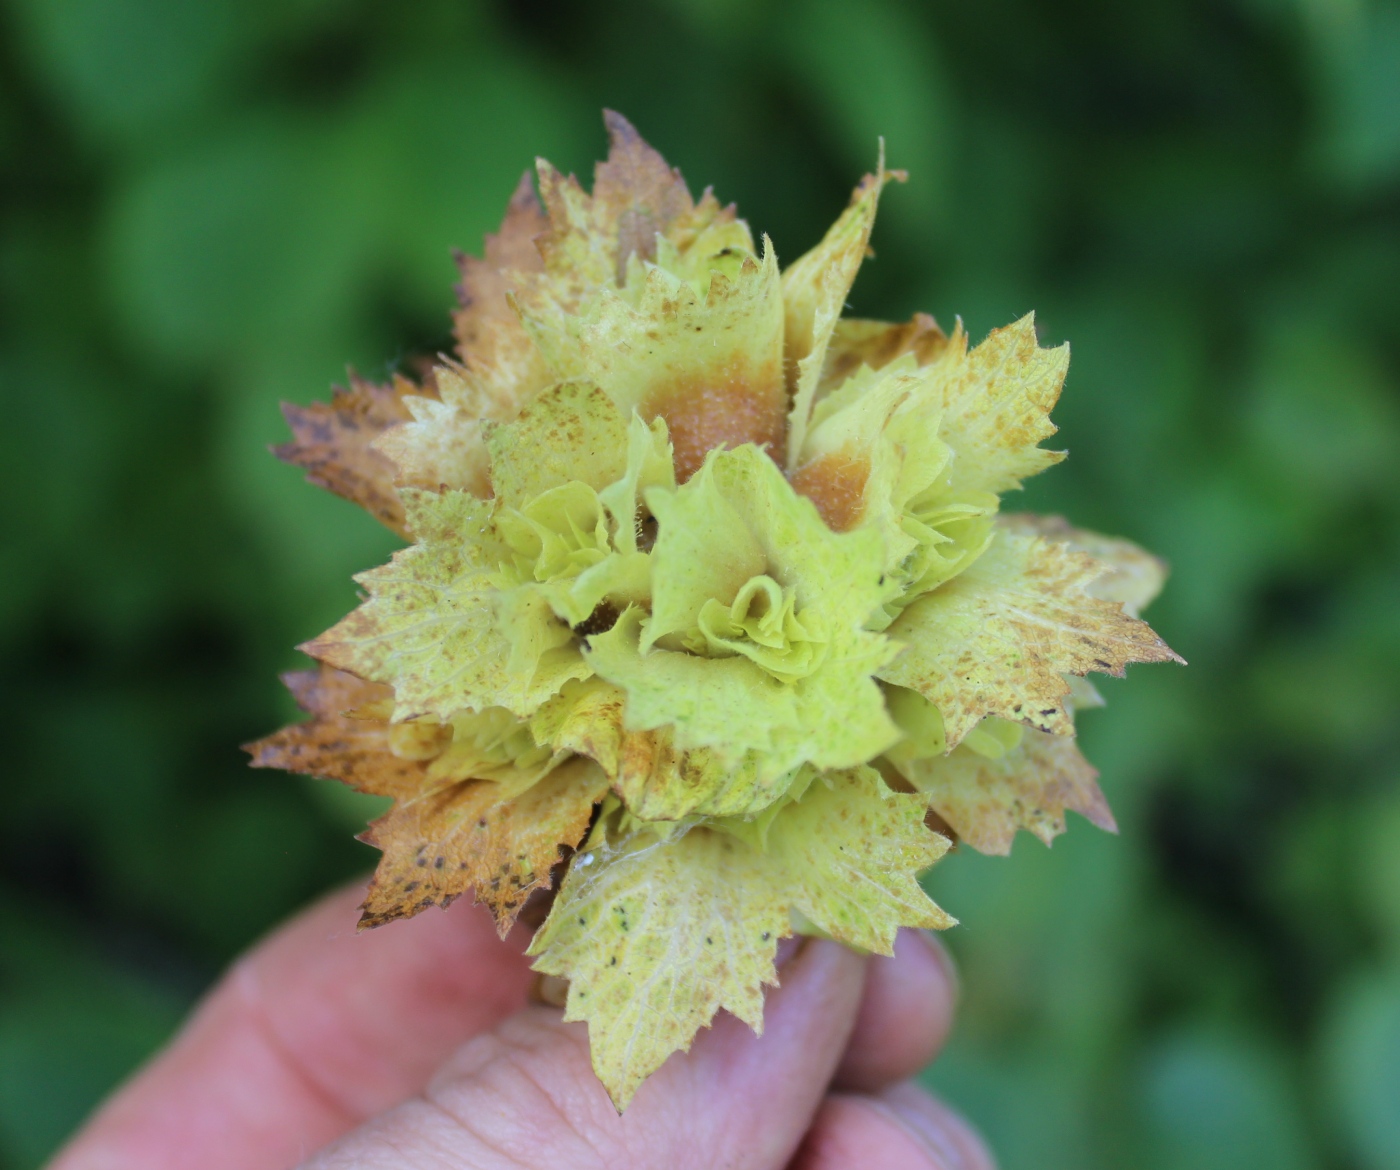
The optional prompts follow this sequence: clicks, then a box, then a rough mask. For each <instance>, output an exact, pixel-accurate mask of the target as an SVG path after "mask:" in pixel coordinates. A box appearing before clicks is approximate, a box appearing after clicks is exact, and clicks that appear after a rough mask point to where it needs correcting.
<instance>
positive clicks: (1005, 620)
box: [880, 530, 1181, 746]
mask: <svg viewBox="0 0 1400 1170" xmlns="http://www.w3.org/2000/svg"><path fill="white" fill-rule="evenodd" d="M1103 572H1104V568H1103V566H1102V565H1101V564H1100V563H1099V562H1097V561H1095V560H1093V559H1092V558H1091V557H1088V556H1086V555H1085V554H1083V553H1080V552H1075V551H1074V550H1072V549H1070V548H1068V547H1066V546H1065V545H1061V544H1050V543H1047V542H1046V541H1044V540H1041V539H1039V538H1036V537H1030V536H1025V535H1022V534H1020V533H1017V532H1014V531H1010V530H1001V531H999V532H998V533H997V535H996V538H995V539H994V540H993V541H992V543H991V546H990V547H989V548H988V549H987V551H986V552H985V553H983V554H982V556H981V557H979V558H978V559H977V560H976V561H974V562H973V563H972V565H971V566H970V567H969V568H967V569H965V570H964V571H963V572H962V573H961V574H960V575H959V576H957V577H954V578H953V579H952V580H951V581H949V582H947V583H946V584H944V585H942V586H940V587H939V588H938V589H935V590H934V591H933V592H932V593H929V594H926V595H925V596H924V597H922V598H920V599H919V600H918V601H916V602H914V604H913V605H911V606H910V607H909V608H908V609H906V610H905V611H904V613H903V614H902V615H901V616H900V617H899V618H898V620H896V621H895V623H894V624H893V625H892V626H890V628H889V635H890V637H892V638H895V639H898V640H899V641H900V642H902V643H904V644H905V649H904V651H903V653H902V654H901V655H900V656H899V658H897V659H896V660H895V661H894V663H893V664H891V665H890V666H888V667H885V668H884V669H883V670H882V671H881V674H880V677H881V678H883V679H885V680H886V681H888V682H892V683H895V684H896V685H898V686H902V687H908V688H910V689H911V690H915V691H918V692H919V693H920V694H921V695H923V696H924V697H925V698H926V699H928V700H929V701H930V702H931V703H933V705H934V706H936V707H937V708H938V710H939V711H940V713H941V714H942V716H943V721H944V725H945V727H946V730H947V735H948V743H949V745H951V746H956V745H957V744H958V743H959V742H961V740H962V738H963V737H964V736H965V735H966V734H967V733H968V732H969V731H971V730H972V728H973V727H975V726H976V724H977V723H978V721H979V720H981V719H982V718H983V717H984V716H987V715H1000V716H1001V717H1003V718H1005V719H1010V720H1013V721H1016V722H1021V723H1026V724H1028V725H1029V726H1032V727H1037V728H1040V729H1041V730H1043V731H1051V732H1055V733H1056V734H1059V735H1072V734H1073V731H1074V726H1073V722H1072V720H1071V717H1070V714H1069V712H1068V711H1067V710H1066V707H1065V701H1064V700H1065V696H1066V695H1067V694H1068V692H1069V684H1068V683H1066V682H1065V680H1064V679H1063V678H1062V677H1061V674H1062V673H1068V674H1086V673H1088V672H1089V671H1099V672H1101V673H1104V674H1117V675H1121V674H1122V673H1123V671H1124V668H1125V667H1126V666H1127V664H1128V663H1130V662H1169V661H1177V662H1179V661H1181V659H1180V658H1179V657H1178V656H1177V655H1176V654H1175V653H1174V652H1173V651H1172V650H1171V649H1170V648H1168V646H1167V645H1166V643H1164V642H1163V641H1162V640H1161V638H1159V637H1158V636H1157V635H1156V634H1155V633H1153V632H1152V630H1151V628H1150V627H1149V626H1148V625H1147V624H1146V623H1144V622H1141V621H1139V620H1138V619H1136V618H1134V617H1131V616H1129V615H1128V614H1126V613H1124V612H1123V607H1122V605H1121V604H1118V603H1114V602H1107V601H1102V600H1100V599H1098V598H1096V597H1094V596H1093V595H1092V594H1091V593H1090V592H1089V586H1090V585H1091V584H1092V583H1093V582H1094V581H1095V580H1097V579H1098V578H1099V577H1101V576H1102V575H1103Z"/></svg>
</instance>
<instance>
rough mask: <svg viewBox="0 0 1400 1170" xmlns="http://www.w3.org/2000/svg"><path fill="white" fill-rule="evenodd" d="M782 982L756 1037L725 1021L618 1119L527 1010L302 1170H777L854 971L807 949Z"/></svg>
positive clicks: (833, 1039)
mask: <svg viewBox="0 0 1400 1170" xmlns="http://www.w3.org/2000/svg"><path fill="white" fill-rule="evenodd" d="M781 975H782V986H781V988H779V989H778V990H776V991H774V992H772V993H771V994H770V995H769V996H768V1000H767V1003H766V1004H765V1012H764V1017H765V1019H764V1032H763V1035H762V1036H761V1037H758V1036H755V1035H754V1034H753V1032H751V1031H750V1030H749V1028H748V1027H747V1026H746V1025H745V1024H742V1023H741V1022H740V1021H738V1020H736V1019H734V1018H733V1017H732V1016H729V1015H727V1014H724V1015H721V1016H720V1017H719V1018H717V1019H716V1021H715V1024H714V1026H713V1027H712V1028H711V1029H709V1030H708V1031H704V1032H702V1033H701V1034H700V1035H699V1036H698V1037H697V1038H696V1040H695V1043H694V1045H693V1046H692V1048H691V1050H690V1052H689V1053H677V1054H676V1055H673V1056H672V1057H671V1059H670V1060H668V1061H667V1062H666V1064H665V1065H664V1066H662V1068H661V1070H660V1071H659V1072H657V1073H656V1074H655V1075H654V1076H653V1077H652V1078H651V1079H650V1080H648V1081H647V1082H646V1083H644V1084H643V1085H642V1087H641V1089H640V1090H638V1092H637V1095H636V1097H635V1098H634V1099H633V1101H632V1103H631V1105H629V1106H628V1108H627V1111H626V1112H625V1113H623V1114H622V1115H621V1116H619V1115H618V1114H617V1112H616V1110H614V1109H613V1106H612V1104H611V1102H610V1101H609V1100H608V1097H607V1094H606V1093H605V1092H604V1091H603V1088H602V1086H601V1085H600V1084H599V1083H598V1081H597V1079H596V1078H595V1077H594V1075H593V1071H592V1068H591V1067H590V1064H589V1059H588V1042H587V1033H586V1031H585V1029H584V1026H583V1025H582V1024H566V1023H564V1021H563V1016H562V1014H561V1013H560V1012H558V1011H557V1010H555V1009H552V1008H543V1007H536V1008H531V1009H529V1010H528V1011H525V1012H521V1013H520V1014H519V1015H517V1016H515V1017H513V1018H512V1019H510V1020H508V1021H506V1022H505V1023H504V1024H502V1025H501V1026H500V1027H498V1028H496V1029H495V1030H494V1031H492V1032H490V1033H488V1034H487V1035H484V1036H480V1037H478V1038H477V1039H475V1040H472V1041H470V1042H469V1043H468V1044H467V1045H465V1046H464V1047H463V1048H462V1049H461V1050H460V1051H459V1052H458V1053H457V1054H456V1055H455V1056H454V1057H453V1058H452V1059H451V1060H449V1061H448V1063H447V1065H446V1066H445V1067H444V1068H443V1070H442V1072H441V1073H440V1074H439V1075H438V1076H437V1077H435V1078H434V1079H433V1081H432V1083H431V1084H430V1085H429V1087H428V1090H427V1092H426V1093H425V1095H424V1096H423V1097H422V1098H419V1099H418V1100H416V1101H411V1102H407V1103H405V1104H404V1105H402V1106H400V1107H399V1108H397V1109H395V1110H393V1111H391V1112H390V1113H388V1114H386V1115H384V1116H383V1117H381V1118H378V1119H377V1120H375V1121H373V1122H371V1123H370V1124H369V1125H367V1126H365V1127H363V1128H362V1129H360V1130H358V1131H356V1132H355V1133H353V1134H351V1135H349V1136H348V1137H346V1138H345V1139H343V1140H342V1141H341V1142H340V1143H338V1144H337V1146H336V1147H335V1148H333V1149H331V1150H327V1151H325V1152H324V1153H323V1154H322V1155H320V1156H319V1157H317V1158H315V1159H313V1160H312V1161H311V1162H310V1163H309V1164H308V1167H307V1170H313V1168H314V1170H351V1168H354V1170H363V1168H364V1167H367V1166H373V1167H375V1168H376V1170H409V1168H411V1167H412V1168H416V1167H421V1166H428V1165H430V1166H433V1167H434V1168H435V1170H454V1168H461V1170H467V1168H470V1170H496V1168H501V1170H504V1168H506V1167H510V1168H512V1170H514V1168H518V1167H521V1166H607V1167H609V1170H652V1168H654V1167H658V1166H661V1167H667V1170H681V1168H684V1167H706V1168H709V1167H714V1166H725V1167H732V1168H734V1170H779V1168H780V1167H782V1166H784V1165H785V1164H786V1163H787V1160H788V1159H789V1158H790V1157H791V1155H792V1152H793V1150H795V1149H796V1148H797V1145H798V1142H799V1141H800V1140H801V1138H802V1135H803V1134H804V1133H805V1132H806V1130H807V1127H808V1125H809V1123H810V1122H811V1119H812V1116H813V1114H814V1112H815V1111H816V1109H817V1106H818V1105H819V1104H820V1102H821V1099H822V1095H823V1093H824V1092H825V1088H826V1085H827V1083H828V1081H829V1079H830V1077H831V1074H832V1072H833V1070H834V1069H835V1067H836V1063H837V1061H838V1059H839V1058H840V1055H841V1052H842V1049H843V1048H844V1047H845V1044H846V1041H847V1038H848V1037H849V1034H850V1030H851V1027H852V1025H853V1024H854V1022H855V1015H856V1010H857V1008H858V1006H859V1003H860V995H861V985H862V982H863V975H864V960H863V959H862V958H860V957H859V956H857V955H855V954H853V953H852V952H850V951H848V950H846V949H845V948H844V947H841V946H839V945H837V944H835V943H831V942H825V941H811V942H808V943H807V944H806V945H804V946H803V947H802V948H801V949H800V950H799V951H798V953H797V955H796V956H795V957H794V958H792V959H791V960H790V961H789V962H788V963H787V964H786V965H785V966H784V967H783V969H782V972H781Z"/></svg>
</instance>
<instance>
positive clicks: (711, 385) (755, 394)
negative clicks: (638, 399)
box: [642, 362, 787, 483]
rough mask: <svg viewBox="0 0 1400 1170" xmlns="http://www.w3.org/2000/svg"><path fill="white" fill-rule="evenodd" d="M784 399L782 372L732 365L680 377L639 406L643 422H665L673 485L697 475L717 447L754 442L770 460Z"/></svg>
mask: <svg viewBox="0 0 1400 1170" xmlns="http://www.w3.org/2000/svg"><path fill="white" fill-rule="evenodd" d="M786 414H787V394H786V391H785V390H784V389H783V380H782V370H781V367H780V366H779V365H778V364H777V363H774V364H773V365H772V366H770V367H766V368H758V369H755V368H754V367H752V366H750V365H748V364H747V363H740V362H733V363H730V364H729V365H727V366H716V367H711V368H709V369H707V370H706V371H704V372H703V373H701V374H697V375H695V376H693V377H678V378H675V379H673V380H672V381H670V382H669V383H667V384H666V385H665V386H663V387H660V388H658V389H655V390H653V391H652V392H651V393H650V394H649V395H648V396H647V399H646V401H645V402H644V403H643V404H642V415H643V417H644V418H655V417H657V416H658V415H660V416H661V417H662V418H664V419H665V420H666V426H667V428H668V429H669V431H670V433H671V444H672V446H673V448H674V452H675V465H676V480H677V482H679V483H684V482H685V481H686V480H687V479H689V478H690V477H691V476H692V475H694V474H695V473H696V472H697V471H699V470H700V465H701V464H702V463H704V462H705V455H706V454H707V453H708V452H709V451H711V450H713V449H714V448H716V447H728V448H734V447H740V446H742V445H743V444H745V443H754V444H756V445H758V446H759V447H762V448H763V449H764V450H765V451H767V452H768V453H769V454H770V455H771V454H772V453H774V452H775V451H777V450H778V449H779V447H780V445H781V443H782V441H783V435H784V427H785V425H786Z"/></svg>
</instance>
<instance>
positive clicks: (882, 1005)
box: [835, 929, 958, 1093]
mask: <svg viewBox="0 0 1400 1170" xmlns="http://www.w3.org/2000/svg"><path fill="white" fill-rule="evenodd" d="M957 998H958V977H957V972H956V970H955V968H954V966H953V960H952V958H951V956H950V955H949V954H948V952H947V949H946V948H945V947H944V946H943V944H942V942H940V941H939V939H938V938H937V936H935V935H933V934H931V933H929V932H927V931H922V930H912V929H905V930H901V931H900V932H899V934H898V936H897V937H896V939H895V947H894V954H893V955H889V956H884V955H876V956H873V957H872V958H871V959H870V962H869V965H868V967H867V970H866V978H865V990H864V994H863V996H862V999H861V1005H860V1010H859V1012H858V1013H857V1015H856V1023H855V1027H854V1029H853V1030H852V1033H851V1039H850V1043H849V1044H848V1046H847V1048H846V1052H845V1054H844V1056H843V1057H842V1060H841V1064H840V1066H839V1068H838V1069H837V1072H836V1077H835V1083H836V1085H837V1087H839V1088H842V1089H848V1090H853V1091H857V1092H864V1093H869V1092H874V1091H876V1090H878V1089H880V1088H883V1087H884V1086H885V1085H890V1084H893V1083H895V1082H896V1081H902V1080H904V1079H905V1078H907V1077H910V1076H913V1075H914V1074H915V1073H916V1072H918V1071H919V1070H920V1069H921V1068H923V1067H924V1066H925V1065H927V1064H928V1063H929V1062H930V1061H931V1060H933V1058H934V1057H935V1056H936V1055H937V1054H938V1050H939V1049H940V1048H942V1046H943V1042H944V1041H945V1040H946V1039H947V1036H948V1032H949V1030H950V1029H951V1027H952V1024H953V1012H954V1009H955V1007H956V1005H957Z"/></svg>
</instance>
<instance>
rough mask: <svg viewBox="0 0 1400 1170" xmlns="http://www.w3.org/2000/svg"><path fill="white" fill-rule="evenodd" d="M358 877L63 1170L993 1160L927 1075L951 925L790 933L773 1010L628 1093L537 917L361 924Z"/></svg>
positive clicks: (949, 981) (936, 1039) (757, 1166)
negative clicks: (886, 937)
mask: <svg viewBox="0 0 1400 1170" xmlns="http://www.w3.org/2000/svg"><path fill="white" fill-rule="evenodd" d="M359 897H360V891H359V889H358V888H355V889H346V890H342V891H340V892H338V893H335V894H332V895H330V896H329V897H327V898H326V899H324V900H323V901H321V902H320V903H318V904H317V905H315V906H313V907H312V908H311V909H309V910H307V911H305V912H304V913H302V914H301V915H299V916H298V917H296V918H295V919H293V920H292V921H290V922H289V923H287V924H286V925H284V926H283V927H281V928H280V929H279V930H278V931H276V932H275V933H274V934H273V935H272V936H271V937H270V938H268V939H266V940H265V941H264V942H262V943H261V944H260V945H259V946H257V947H256V948H254V949H253V950H252V951H251V952H249V953H248V954H247V955H245V956H244V957H243V958H242V959H240V960H239V961H238V962H237V963H236V964H235V965H234V966H233V967H232V968H231V969H230V971H229V972H228V973H227V975H226V976H225V977H224V978H223V979H222V980H221V981H220V983H219V984H218V985H217V986H216V987H215V988H214V990H213V991H211V992H210V993H209V995H208V996H207V997H206V999H205V1000H204V1002H203V1003H202V1004H201V1005H200V1006H199V1007H198V1008H197V1009H196V1011H195V1012H194V1014H193V1015H192V1017H191V1018H190V1020H189V1022H188V1023H187V1024H186V1025H185V1027H184V1028H183V1030H182V1031H181V1032H180V1034H179V1035H178V1036H177V1037H176V1038H175V1040H174V1041H172V1043H171V1044H170V1045H169V1046H168V1047H167V1048H166V1049H165V1050H164V1051H163V1052H161V1053H159V1054H158V1055H157V1056H156V1057H155V1058H153V1060H152V1061H151V1062H150V1063H149V1064H148V1065H147V1066H146V1067H145V1068H144V1069H142V1070H141V1071H139V1072H138V1073H137V1074H136V1075H135V1076H134V1077H133V1078H132V1079H131V1080H130V1081H129V1082H128V1083H127V1084H126V1085H125V1086H124V1087H122V1088H121V1089H119V1090H118V1091H117V1092H116V1094H114V1095H113V1097H112V1098H111V1099H110V1100H109V1101H108V1102H107V1103H106V1104H105V1105H104V1106H103V1107H102V1108H101V1109H99V1110H98V1112H97V1113H96V1114H95V1115H94V1116H93V1117H92V1119H91V1120H90V1121H89V1122H88V1124H87V1125H86V1127H85V1128H84V1129H83V1130H82V1131H81V1132H79V1133H78V1134H77V1136H76V1137H74V1138H73V1140H72V1141H71V1142H70V1143H69V1145H68V1146H67V1147H66V1148H65V1149H64V1150H62V1151H61V1152H60V1153H59V1154H58V1156H57V1157H56V1159H55V1160H54V1161H53V1162H52V1163H51V1164H50V1167H49V1170H290V1168H292V1167H298V1166H300V1167H304V1168H305V1170H410V1168H411V1170H524V1168H527V1167H528V1168H531V1170H534V1168H536V1167H538V1168H540V1170H555V1168H558V1167H569V1170H594V1168H597V1170H602V1168H604V1167H606V1168H607V1170H690V1168H692V1167H693V1168H695V1170H715V1168H717V1167H725V1168H728V1170H865V1168H867V1167H868V1168H870V1170H992V1168H993V1163H992V1159H991V1157H990V1155H989V1154H988V1153H987V1152H986V1148H985V1146H984V1145H983V1144H982V1142H981V1140H980V1139H979V1138H978V1137H977V1135H976V1134H975V1133H973V1131H972V1130H971V1129H970V1128H969V1127H968V1125H967V1123H966V1122H964V1121H962V1120H961V1119H960V1118H959V1117H957V1116H956V1115H955V1114H954V1113H953V1112H952V1111H951V1110H949V1109H948V1108H947V1107H946V1106H944V1105H942V1104H940V1103H939V1102H937V1101H935V1100H934V1099H933V1098H932V1097H930V1096H929V1095H928V1094H927V1093H925V1092H924V1091H923V1090H922V1089H920V1088H919V1087H918V1086H916V1085H914V1084H913V1083H911V1082H910V1081H909V1080H908V1078H909V1077H911V1076H912V1075H913V1074H914V1073H916V1072H917V1071H918V1070H919V1069H920V1068H922V1067H923V1066H924V1065H925V1064H927V1063H928V1062H929V1061H930V1060H931V1059H932V1058H933V1056H934V1055H935V1053H936V1052H937V1051H938V1049H939V1047H940V1046H941V1045H942V1043H943V1040H944V1038H945V1036H946V1035H947V1032H948V1029H949V1026H950V1024H951V1020H952V1013H953V1007H954V1003H955V1000H956V997H957V987H956V978H955V976H954V974H953V969H952V966H951V963H950V962H949V960H948V958H947V955H946V953H945V952H944V950H943V948H942V946H941V944H939V943H938V942H937V941H936V940H935V939H933V938H932V937H931V936H928V935H926V934H924V933H923V932H920V931H901V932H900V936H899V939H898V941H897V943H896V947H895V954H894V956H893V957H890V958H884V957H878V956H877V957H873V958H863V957H861V956H858V955H856V954H854V953H852V952H851V951H849V950H847V949H845V948H844V947H841V946H838V945H837V944H835V943H832V942H826V941H821V940H808V941H805V942H802V943H800V944H796V945H793V944H789V945H788V946H787V947H785V949H784V950H783V951H780V952H779V954H780V959H781V963H780V968H779V976H780V979H781V986H780V987H779V988H776V989H772V990H770V991H769V993H768V997H767V1001H766V1010H765V1013H764V1032H763V1035H762V1036H761V1037H758V1036H755V1035H754V1034H753V1032H752V1031H750V1030H749V1028H748V1027H747V1026H746V1025H744V1024H743V1023H741V1022H740V1021H738V1020H736V1019H734V1018H733V1017H731V1016H729V1015H727V1014H725V1013H721V1014H720V1015H719V1016H718V1017H717V1018H716V1020H715V1022H714V1026H713V1027H711V1028H709V1029H707V1030H704V1031H702V1032H701V1033H700V1035H699V1036H697V1037H696V1040H695V1042H694V1044H693V1045H692V1047H691V1050H690V1051H689V1052H688V1053H677V1054H675V1055H674V1056H672V1057H671V1059H670V1060H669V1061H667V1063H666V1064H665V1065H664V1066H663V1067H662V1069H661V1070H660V1071H659V1072H658V1073H656V1074H655V1075H654V1076H653V1077H652V1078H651V1079H650V1080H648V1081H647V1082H646V1083H645V1084H643V1085H642V1087H641V1089H640V1090H639V1091H638V1093H637V1096H636V1098H635V1099H634V1100H633V1102H632V1104H631V1105H630V1106H629V1107H628V1109H627V1111H626V1112H625V1113H624V1114H622V1115H621V1116H619V1115H618V1114H617V1112H616V1111H615V1110H614V1109H613V1107H612V1105H611V1104H610V1102H609V1101H608V1098H607V1095H606V1094H605V1093H604V1091H603V1089H602V1086H601V1085H599V1083H598V1081H597V1080H596V1078H595V1077H594V1076H593V1072H592V1069H591V1068H590V1066H589V1060H588V1038H587V1031H586V1028H585V1026H584V1025H583V1024H578V1023H573V1024H566V1023H564V1021H563V1012H562V1011H560V1010H559V1009H558V1008H552V1007H545V1006H541V1005H538V1004H531V1003H530V996H529V989H530V987H531V985H532V983H533V980H534V976H533V974H532V973H531V972H530V970H529V966H528V961H527V960H526V958H525V956H524V954H523V951H524V947H525V945H526V943H527V942H528V940H529V932H528V931H527V930H526V929H525V928H523V927H517V929H516V930H515V931H513V932H512V934H511V935H510V937H509V938H508V939H507V940H506V942H505V943H502V942H500V941H499V940H498V939H497V937H496V933H495V929H494V926H493V924H492V921H491V918H490V915H489V914H487V913H486V912H485V911H484V910H483V909H482V908H481V907H477V906H470V905H468V904H467V903H466V902H465V900H464V901H462V902H459V903H457V904H456V905H454V906H453V907H452V908H451V909H449V910H448V911H446V912H430V913H427V914H423V915H420V916H419V917H417V918H414V919H411V920H409V921H407V922H398V923H394V924H392V925H391V926H389V927H386V928H383V929H380V930H374V931H368V932H365V933H363V934H357V933H356V931H355V920H356V904H357V902H358V901H359Z"/></svg>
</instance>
